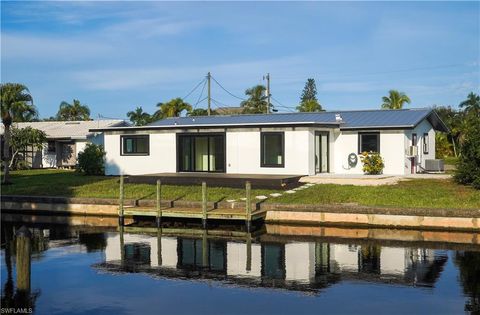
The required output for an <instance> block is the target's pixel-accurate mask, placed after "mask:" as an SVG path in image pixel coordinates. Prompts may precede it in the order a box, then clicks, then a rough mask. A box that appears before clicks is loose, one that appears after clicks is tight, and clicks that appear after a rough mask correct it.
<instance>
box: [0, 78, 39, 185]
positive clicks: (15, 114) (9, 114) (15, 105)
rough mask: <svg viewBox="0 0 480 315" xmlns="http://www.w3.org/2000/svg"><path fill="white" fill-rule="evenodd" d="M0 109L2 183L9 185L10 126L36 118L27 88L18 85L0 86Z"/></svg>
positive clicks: (7, 84)
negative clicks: (2, 162) (2, 136)
mask: <svg viewBox="0 0 480 315" xmlns="http://www.w3.org/2000/svg"><path fill="white" fill-rule="evenodd" d="M0 105H1V106H0V107H1V115H2V123H3V126H4V148H3V150H4V152H3V154H4V175H3V183H5V184H6V183H9V180H10V178H9V170H10V136H11V134H10V133H11V131H10V126H11V125H12V122H15V121H25V120H27V119H31V118H35V117H37V115H38V114H37V110H36V108H35V106H34V105H33V98H32V95H31V94H30V91H29V90H28V88H27V87H26V86H25V85H23V84H19V83H4V84H1V85H0Z"/></svg>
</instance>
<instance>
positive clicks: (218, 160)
mask: <svg viewBox="0 0 480 315" xmlns="http://www.w3.org/2000/svg"><path fill="white" fill-rule="evenodd" d="M177 161H178V171H179V172H225V135H224V134H207V135H178V138H177Z"/></svg>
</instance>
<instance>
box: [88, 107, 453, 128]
mask: <svg viewBox="0 0 480 315" xmlns="http://www.w3.org/2000/svg"><path fill="white" fill-rule="evenodd" d="M337 115H339V116H340V117H341V120H340V121H338V120H337V119H336V116H337ZM424 119H428V120H429V121H430V123H431V124H432V125H433V127H434V128H435V129H436V130H439V131H447V130H448V129H447V127H446V126H445V124H444V123H443V122H442V121H441V120H440V118H438V116H437V114H436V113H435V112H434V111H433V110H432V109H425V108H422V109H401V110H385V109H378V110H355V111H329V112H318V113H275V114H251V115H213V116H195V117H172V118H166V119H162V120H158V121H155V122H153V123H150V124H148V125H146V126H140V127H127V128H115V129H119V130H122V129H142V130H146V129H175V128H185V127H186V128H189V127H198V128H202V127H203V128H205V127H212V128H215V127H248V126H282V125H283V126H284V125H325V126H331V127H334V128H340V129H342V130H348V129H386V128H399V129H407V128H414V127H415V126H416V125H418V124H419V123H420V122H421V121H423V120H424ZM109 129H110V130H112V128H106V129H104V130H109ZM97 131H99V130H97Z"/></svg>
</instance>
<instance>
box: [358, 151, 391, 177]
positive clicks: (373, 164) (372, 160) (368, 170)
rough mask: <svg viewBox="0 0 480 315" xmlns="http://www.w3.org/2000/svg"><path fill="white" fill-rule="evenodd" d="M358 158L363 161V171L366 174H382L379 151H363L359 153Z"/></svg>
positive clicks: (382, 165) (382, 166)
mask: <svg viewBox="0 0 480 315" xmlns="http://www.w3.org/2000/svg"><path fill="white" fill-rule="evenodd" d="M360 160H361V161H362V163H363V172H364V173H365V174H367V175H379V174H382V172H383V168H384V167H385V165H384V164H383V159H382V157H381V156H380V153H377V152H363V153H362V154H361V155H360Z"/></svg>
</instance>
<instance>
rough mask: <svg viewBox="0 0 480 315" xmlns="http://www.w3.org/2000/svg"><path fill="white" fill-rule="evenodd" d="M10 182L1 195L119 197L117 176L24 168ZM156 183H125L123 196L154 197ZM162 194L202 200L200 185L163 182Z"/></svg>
mask: <svg viewBox="0 0 480 315" xmlns="http://www.w3.org/2000/svg"><path fill="white" fill-rule="evenodd" d="M11 175H12V177H11V181H12V184H11V185H2V191H1V193H2V194H4V195H29V196H65V197H85V198H118V197H119V184H118V177H109V176H85V175H81V174H78V173H76V172H74V171H70V170H50V169H39V170H23V171H14V172H11ZM155 191H156V187H155V185H148V184H125V198H128V199H130V198H131V199H155V194H156V192H155ZM273 192H276V191H275V190H266V189H252V195H253V196H258V195H268V194H270V193H273ZM241 197H245V190H244V189H236V188H224V187H209V188H208V199H209V200H210V201H220V200H223V199H239V198H241ZM162 198H164V199H168V200H177V199H184V200H190V201H200V200H202V189H201V187H200V185H197V186H175V185H162Z"/></svg>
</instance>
